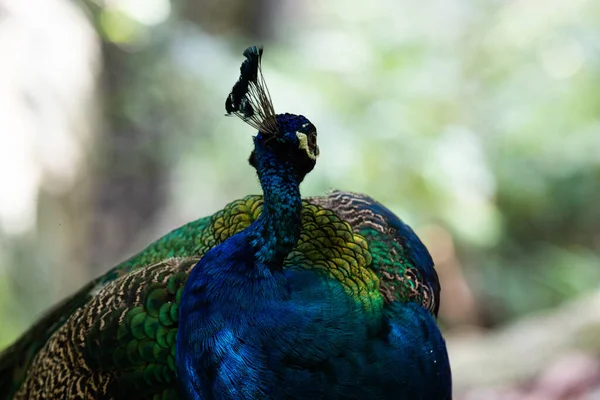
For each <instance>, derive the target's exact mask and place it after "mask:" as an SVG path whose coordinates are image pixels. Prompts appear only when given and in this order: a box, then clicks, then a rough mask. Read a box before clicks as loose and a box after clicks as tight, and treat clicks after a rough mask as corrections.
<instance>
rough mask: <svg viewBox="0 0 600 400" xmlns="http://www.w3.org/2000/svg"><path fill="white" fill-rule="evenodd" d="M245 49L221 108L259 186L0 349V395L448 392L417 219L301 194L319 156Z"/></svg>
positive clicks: (343, 197) (365, 203)
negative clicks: (246, 130) (280, 108)
mask: <svg viewBox="0 0 600 400" xmlns="http://www.w3.org/2000/svg"><path fill="white" fill-rule="evenodd" d="M262 54H263V49H262V48H261V47H257V46H253V47H249V48H248V49H246V51H245V52H244V56H245V60H244V62H243V63H242V66H241V68H240V77H239V79H238V81H237V82H236V84H235V85H234V87H233V89H232V91H231V93H230V94H229V96H228V97H227V100H226V103H225V107H226V111H227V114H229V115H236V116H238V117H240V118H241V119H242V120H243V121H245V122H246V123H248V124H249V125H250V126H252V127H253V128H254V129H256V130H257V131H258V133H257V134H256V135H255V136H254V137H253V143H254V147H253V150H252V152H251V155H250V158H249V163H250V165H251V166H252V167H253V168H254V169H255V170H256V173H257V175H258V179H259V181H260V184H261V187H262V191H263V194H262V195H249V196H246V197H244V198H242V199H238V200H235V201H233V202H231V203H229V204H228V205H226V206H225V207H224V208H223V209H222V210H220V211H218V212H216V213H215V214H213V215H211V216H208V217H205V218H201V219H199V220H196V221H193V222H191V223H189V224H187V225H184V226H182V227H180V228H178V229H176V230H174V231H172V232H170V233H169V234H167V235H165V236H164V237H162V238H160V239H158V240H157V241H156V242H154V243H152V244H150V245H149V246H148V247H147V248H146V249H144V250H143V251H141V252H140V253H139V254H137V255H135V256H133V257H131V258H130V259H128V260H126V261H124V262H123V263H121V264H119V265H117V266H116V267H114V268H113V269H111V270H110V271H109V272H107V273H106V274H104V275H103V276H100V277H99V278H97V279H95V280H93V281H92V282H90V283H88V284H87V285H86V286H85V287H83V288H82V289H81V290H80V291H79V292H77V293H75V294H74V295H72V296H71V297H70V298H68V299H66V300H64V301H63V302H62V303H60V304H59V305H57V306H56V307H55V308H54V309H52V310H50V312H49V313H47V314H46V316H45V317H43V318H42V319H41V320H39V321H38V322H37V323H36V324H35V325H34V326H32V327H31V328H30V329H29V330H28V331H27V332H26V333H25V334H24V335H23V336H22V337H21V338H19V339H18V340H17V341H16V342H15V343H14V344H13V345H12V346H10V347H9V348H7V349H6V350H4V352H3V353H2V354H1V355H0V399H2V400H4V399H157V400H158V399H188V400H199V399H284V398H285V399H436V400H443V399H450V398H451V372H450V366H449V360H448V355H447V351H446V346H445V342H444V339H443V337H442V335H441V333H440V330H439V329H438V327H437V325H436V322H435V317H436V316H437V312H438V308H439V305H440V285H439V281H438V277H437V274H436V271H435V269H434V265H433V261H432V259H431V257H430V255H429V253H428V251H427V249H426V248H425V246H424V245H423V243H422V242H421V241H420V240H419V238H418V237H417V236H416V234H415V233H414V232H413V231H412V230H411V228H410V227H408V226H407V225H406V224H404V223H403V222H402V221H401V220H400V219H399V218H398V217H397V216H396V215H394V214H393V213H392V212H391V211H390V210H388V209H387V208H386V207H385V206H383V205H382V204H380V203H378V202H377V201H375V200H373V199H372V198H370V197H368V196H366V195H362V194H356V193H350V192H341V191H333V192H331V193H329V194H328V195H326V196H321V197H309V198H304V199H302V198H301V195H300V190H299V185H300V183H301V182H302V181H303V179H304V178H305V177H306V175H307V174H308V173H309V172H310V171H311V170H312V169H313V167H314V166H315V164H316V160H317V158H318V156H319V147H318V145H317V129H316V128H315V126H314V125H313V124H312V123H311V122H310V121H309V120H308V119H307V118H305V117H304V116H302V115H295V114H287V113H286V114H275V112H274V108H273V105H272V102H271V99H270V95H269V92H268V89H267V86H266V84H265V81H264V77H263V74H262V68H261V59H262Z"/></svg>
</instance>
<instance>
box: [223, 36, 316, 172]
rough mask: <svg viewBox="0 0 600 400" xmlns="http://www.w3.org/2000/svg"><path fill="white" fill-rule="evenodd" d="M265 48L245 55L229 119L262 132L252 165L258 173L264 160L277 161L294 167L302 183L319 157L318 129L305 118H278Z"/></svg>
mask: <svg viewBox="0 0 600 400" xmlns="http://www.w3.org/2000/svg"><path fill="white" fill-rule="evenodd" d="M262 53H263V49H262V47H257V46H252V47H249V48H247V49H246V50H245V51H244V56H245V57H246V60H244V62H243V63H242V66H241V67H240V78H239V79H238V81H237V82H236V83H235V85H234V86H233V89H232V90H231V93H230V94H229V96H228V97H227V100H226V102H225V109H226V110H227V115H231V114H234V115H237V116H238V117H240V118H241V119H242V120H243V121H244V122H246V123H247V124H249V125H250V126H253V127H254V128H256V129H258V134H257V135H256V136H254V150H253V151H252V153H251V154H250V158H249V162H250V165H252V166H253V167H254V168H256V169H257V170H259V169H260V166H261V165H262V161H263V160H267V159H273V158H275V159H277V160H279V161H280V162H281V163H284V164H288V165H290V166H292V167H293V168H294V169H295V170H296V173H297V174H298V176H299V178H300V180H302V179H303V178H304V176H305V175H306V174H308V173H309V172H310V171H311V170H312V169H313V168H314V166H315V163H316V161H317V157H318V156H319V146H317V129H316V128H315V126H314V125H313V124H312V123H311V122H310V121H309V120H308V119H307V118H306V117H304V116H303V115H296V114H287V113H286V114H275V111H274V109H273V103H272V102H271V97H270V95H269V90H268V88H267V85H266V84H265V81H264V78H263V75H262V70H261V58H262Z"/></svg>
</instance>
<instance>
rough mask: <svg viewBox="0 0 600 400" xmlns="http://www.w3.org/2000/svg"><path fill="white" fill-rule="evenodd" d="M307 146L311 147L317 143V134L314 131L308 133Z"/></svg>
mask: <svg viewBox="0 0 600 400" xmlns="http://www.w3.org/2000/svg"><path fill="white" fill-rule="evenodd" d="M307 139H308V146H309V147H310V148H312V149H314V148H315V146H316V145H317V134H316V132H311V133H309V134H308V138H307Z"/></svg>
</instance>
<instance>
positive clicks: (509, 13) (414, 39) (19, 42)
mask: <svg viewBox="0 0 600 400" xmlns="http://www.w3.org/2000/svg"><path fill="white" fill-rule="evenodd" d="M257 43H262V44H264V45H265V56H264V62H263V68H264V70H265V76H266V79H267V82H268V84H269V88H270V91H271V94H272V97H273V100H274V104H275V108H276V110H277V111H278V112H285V111H288V112H294V113H302V114H304V115H307V116H308V117H309V118H310V119H311V120H312V121H313V122H314V123H315V125H316V126H317V127H318V129H319V144H320V148H321V154H322V157H321V158H320V159H319V163H318V164H317V167H316V169H315V170H314V172H313V173H312V174H311V175H310V176H309V177H308V178H307V179H306V181H305V183H304V184H303V194H304V195H318V194H323V193H324V192H326V191H327V190H329V189H332V188H339V189H345V190H352V191H358V192H364V193H367V194H369V195H371V196H373V197H375V198H376V199H378V200H380V201H381V202H383V203H384V204H386V205H387V206H388V207H390V208H391V209H392V210H393V211H394V212H396V213H397V214H398V215H399V216H400V217H401V218H403V219H404V220H405V221H406V222H408V223H409V224H410V225H412V226H413V227H414V228H415V230H416V231H417V233H418V234H419V235H420V236H421V238H422V239H423V241H424V242H425V243H426V245H427V246H428V248H429V249H430V252H431V253H432V255H433V257H434V259H435V262H436V265H437V269H438V273H439V275H440V277H441V281H442V285H443V299H442V309H441V312H440V318H439V323H440V325H441V327H442V328H443V330H444V332H445V336H446V337H447V341H448V346H449V352H450V357H451V361H452V365H453V373H454V382H455V398H457V399H529V400H534V399H540V400H553V399H600V362H599V360H600V358H599V355H600V285H599V282H600V253H599V250H600V95H599V93H600V2H597V1H593V0H545V1H540V0H537V1H536V0H421V1H418V2H415V1H408V0H370V1H364V0H363V1H359V0H343V1H342V0H329V1H315V0H312V1H311V0H283V1H281V0H80V1H68V0H44V1H34V0H18V1H14V0H0V54H1V59H0V321H1V322H0V348H1V347H4V346H5V345H7V344H9V343H10V342H11V341H12V340H14V339H15V338H16V337H17V336H18V335H19V334H20V333H21V332H22V331H23V330H24V329H26V327H27V326H28V325H29V324H31V323H32V322H33V321H34V320H35V319H36V318H37V317H39V316H40V315H41V314H42V313H43V312H44V310H46V309H47V308H48V307H49V306H50V305H51V304H53V303H55V302H57V301H58V300H60V299H62V298H63V297H65V296H67V295H68V294H70V293H72V292H74V291H75V290H76V289H77V288H79V287H80V286H81V285H82V284H83V283H85V282H86V281H87V280H89V279H91V278H93V277H95V276H97V275H99V274H102V273H103V271H106V270H107V269H108V268H110V267H111V266H113V265H114V264H116V263H118V262H119V261H122V260H123V259H125V258H127V257H128V256H130V255H132V254H134V253H135V252H137V251H139V250H141V249H142V248H143V247H144V246H145V245H146V244H148V243H150V242H151V241H152V240H154V239H156V238H158V237H160V236H161V235H163V234H164V233H166V232H168V231H169V230H171V229H174V228H176V227H178V226H180V225H181V224H183V223H186V222H188V221H190V220H193V219H196V218H199V217H202V216H205V215H208V214H210V213H212V212H214V211H215V210H218V209H219V208H221V207H222V206H223V205H224V204H226V203H227V202H229V201H231V200H234V199H236V198H239V197H242V196H244V195H246V194H249V193H258V192H259V186H258V183H257V180H256V178H255V177H254V172H253V170H252V169H251V168H249V167H248V164H247V157H248V155H249V153H250V149H251V139H250V138H251V134H252V131H251V129H250V128H249V127H248V126H246V125H245V124H243V123H242V122H241V121H239V120H238V119H236V118H225V117H224V112H225V110H224V101H225V97H226V95H227V94H228V92H229V90H230V89H231V86H232V85H233V83H234V82H235V80H236V79H237V77H238V71H239V65H240V62H241V61H242V59H243V58H242V56H241V53H242V51H243V49H244V48H246V47H247V46H249V45H252V44H257Z"/></svg>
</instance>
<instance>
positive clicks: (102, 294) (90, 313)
mask: <svg viewBox="0 0 600 400" xmlns="http://www.w3.org/2000/svg"><path fill="white" fill-rule="evenodd" d="M262 204H263V199H262V196H258V195H251V196H246V197H245V198H243V199H239V200H236V201H234V202H232V203H230V204H228V205H227V206H226V207H225V208H223V209H222V210H220V211H218V212H216V213H215V214H213V215H212V216H209V217H205V218H202V219H199V220H196V221H194V222H191V223H189V224H187V225H184V226H182V227H180V228H179V229H176V230H174V231H172V232H171V233H169V234H167V235H165V236H164V237H162V238H161V239H159V240H157V241H156V242H154V243H152V244H151V245H149V246H148V247H147V248H146V249H145V250H143V251H142V252H140V253H139V254H137V255H135V256H134V257H132V258H130V259H128V260H126V261H125V262H123V263H121V264H119V265H117V266H116V267H114V268H113V269H112V270H110V271H109V272H108V273H106V274H105V275H103V276H101V277H99V278H97V279H96V280H94V281H92V282H90V283H89V284H88V285H86V286H85V287H84V288H83V289H82V290H80V291H79V292H78V293H76V294H75V295H73V296H72V297H70V298H69V299H67V300H66V301H65V302H63V303H62V304H61V305H59V306H58V307H56V308H55V309H54V310H52V311H51V312H50V313H49V314H47V316H46V317H45V318H43V319H42V320H40V321H39V322H38V323H37V324H36V325H34V326H33V327H32V328H31V329H30V330H29V331H28V332H26V333H25V334H24V335H23V336H22V337H21V338H20V339H19V340H18V341H17V342H16V343H15V344H14V345H13V346H11V347H10V348H8V349H7V350H5V351H4V353H3V354H2V355H0V393H1V394H0V398H2V399H12V398H16V399H34V398H44V399H53V398H55V399H62V398H81V399H95V398H128V399H171V398H173V399H174V398H178V394H177V384H176V373H175V340H176V336H177V326H178V304H179V301H180V299H181V294H182V291H183V287H184V284H185V283H186V280H187V277H188V275H189V272H190V271H191V269H192V268H193V267H194V266H195V265H196V263H197V262H198V261H199V260H200V259H201V258H202V257H203V255H204V254H206V252H207V251H208V250H210V249H211V248H213V247H214V246H216V245H217V244H219V243H221V242H223V241H225V240H226V239H228V238H230V237H231V236H233V235H234V234H236V233H238V232H241V231H242V230H244V229H246V228H247V227H248V226H249V225H250V224H251V223H252V222H253V221H255V220H256V219H257V218H258V216H259V215H260V214H261V211H262ZM284 268H286V269H297V270H311V271H313V272H316V273H318V274H322V275H323V276H326V277H329V278H333V279H335V280H336V281H338V282H340V283H341V284H342V286H343V288H344V291H345V292H346V294H347V295H348V296H349V297H350V298H352V299H353V300H354V301H355V302H356V304H357V306H358V307H359V308H361V309H362V310H363V312H364V315H365V316H366V320H367V321H371V322H372V324H373V329H376V326H377V323H378V321H380V320H381V316H382V314H383V313H384V312H385V310H386V309H387V308H388V307H391V305H393V304H397V303H408V302H410V303H415V304H417V305H419V306H422V307H424V308H426V309H428V310H429V311H430V312H431V313H432V314H434V315H436V314H437V310H438V307H439V292H440V288H439V283H438V278H437V274H436V272H435V270H434V268H433V262H432V260H431V257H430V256H429V253H428V252H427V250H426V248H425V246H424V245H423V244H422V243H421V241H420V240H419V239H418V237H417V236H416V235H415V234H414V232H413V231H412V230H411V229H410V228H409V227H408V226H407V225H405V224H404V223H403V222H402V221H401V220H399V219H398V218H397V217H396V216H395V215H394V214H393V213H392V212H390V211H389V210H388V209H387V208H385V207H384V206H383V205H381V204H380V203H378V202H376V201H374V200H373V199H371V198H370V197H367V196H364V195H360V194H354V193H348V192H337V191H336V192H332V193H331V194H329V195H328V196H323V197H312V198H306V199H305V200H303V209H302V231H301V236H300V240H299V242H298V243H297V245H296V247H295V248H294V249H293V251H292V252H291V253H290V254H289V255H288V256H287V258H286V259H285V262H284Z"/></svg>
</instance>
